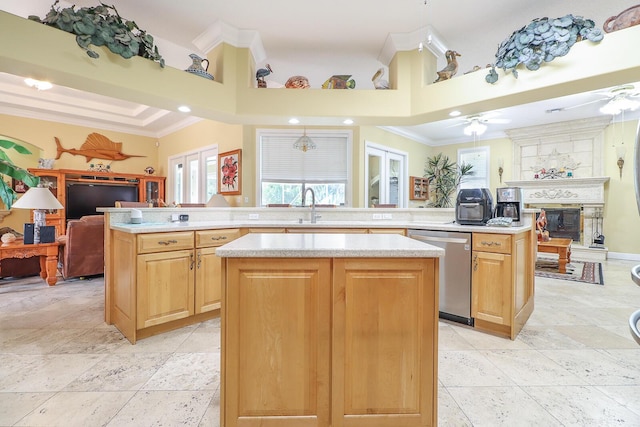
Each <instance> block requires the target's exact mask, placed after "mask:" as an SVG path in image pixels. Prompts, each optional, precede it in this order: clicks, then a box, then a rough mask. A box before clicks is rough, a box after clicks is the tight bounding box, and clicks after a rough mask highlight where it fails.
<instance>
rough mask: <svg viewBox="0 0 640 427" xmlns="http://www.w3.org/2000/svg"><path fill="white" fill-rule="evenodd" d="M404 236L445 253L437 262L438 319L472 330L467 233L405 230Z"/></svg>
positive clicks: (468, 235)
mask: <svg viewBox="0 0 640 427" xmlns="http://www.w3.org/2000/svg"><path fill="white" fill-rule="evenodd" d="M408 236H409V237H411V238H412V239H416V240H420V241H422V242H425V243H428V244H430V245H433V246H437V247H439V248H443V249H444V250H445V254H444V258H441V261H440V289H439V292H440V317H441V318H442V319H447V320H451V321H454V322H458V323H464V324H467V325H470V326H473V318H472V317H471V233H461V232H457V231H428V230H409V231H408Z"/></svg>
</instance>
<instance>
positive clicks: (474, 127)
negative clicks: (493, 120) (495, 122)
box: [464, 120, 487, 136]
mask: <svg viewBox="0 0 640 427" xmlns="http://www.w3.org/2000/svg"><path fill="white" fill-rule="evenodd" d="M486 130H487V125H485V124H483V123H480V122H478V121H475V120H474V121H472V122H471V123H469V125H468V126H467V127H465V128H464V134H465V135H468V136H471V135H474V134H475V135H482V134H483V133H484V132H485V131H486Z"/></svg>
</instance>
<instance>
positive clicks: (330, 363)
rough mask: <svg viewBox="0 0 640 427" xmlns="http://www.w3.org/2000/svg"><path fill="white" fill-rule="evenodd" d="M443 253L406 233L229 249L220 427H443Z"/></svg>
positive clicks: (257, 241)
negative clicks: (440, 278) (439, 398)
mask: <svg viewBox="0 0 640 427" xmlns="http://www.w3.org/2000/svg"><path fill="white" fill-rule="evenodd" d="M443 255H444V250H442V249H440V248H436V247H434V246H430V245H426V244H424V243H420V242H418V241H415V240H412V239H409V238H407V237H404V236H400V235H395V234H301V233H290V234H275V233H274V234H263V233H261V234H255V233H252V234H247V235H245V236H243V237H240V238H238V239H236V240H234V241H232V242H230V243H228V244H226V245H223V246H221V247H219V248H218V249H217V256H220V257H223V258H224V263H223V269H222V270H223V283H222V310H221V319H222V347H221V375H222V377H221V404H220V409H221V425H223V426H225V427H235V426H243V425H262V426H276V425H277V426H282V427H286V426H318V427H321V426H372V425H375V426H399V425H402V426H432V425H436V420H437V358H438V352H437V350H438V276H439V275H438V266H439V257H441V256H443Z"/></svg>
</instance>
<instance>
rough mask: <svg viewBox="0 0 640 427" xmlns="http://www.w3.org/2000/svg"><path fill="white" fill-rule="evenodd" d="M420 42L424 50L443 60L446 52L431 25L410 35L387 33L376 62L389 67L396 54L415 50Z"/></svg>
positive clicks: (439, 37)
mask: <svg viewBox="0 0 640 427" xmlns="http://www.w3.org/2000/svg"><path fill="white" fill-rule="evenodd" d="M421 42H422V43H423V44H424V48H425V49H427V50H428V51H430V52H431V53H433V54H434V55H435V56H436V57H438V58H444V53H445V52H446V51H447V50H448V48H447V44H446V42H445V41H444V39H443V38H442V36H441V35H440V34H438V32H437V31H436V29H435V28H433V27H432V26H431V25H427V26H426V27H422V28H418V29H417V30H415V31H413V32H410V33H389V35H388V36H387V39H386V40H385V42H384V46H383V47H382V50H381V51H380V54H379V55H378V61H380V62H381V63H383V64H384V65H389V63H390V62H391V60H392V59H393V57H394V56H395V54H396V53H397V52H399V51H408V50H414V49H417V48H418V45H419V44H420V43H421Z"/></svg>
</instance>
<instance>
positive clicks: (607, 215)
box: [585, 119, 640, 254]
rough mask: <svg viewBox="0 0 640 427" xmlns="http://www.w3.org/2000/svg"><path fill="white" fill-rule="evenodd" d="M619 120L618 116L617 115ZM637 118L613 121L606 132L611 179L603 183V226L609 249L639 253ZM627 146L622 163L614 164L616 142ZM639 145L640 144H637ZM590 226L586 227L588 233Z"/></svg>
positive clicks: (607, 170) (607, 171) (606, 164)
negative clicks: (634, 161) (635, 161)
mask: <svg viewBox="0 0 640 427" xmlns="http://www.w3.org/2000/svg"><path fill="white" fill-rule="evenodd" d="M616 120H618V119H616ZM637 127H638V122H637V121H635V120H634V121H627V122H624V124H623V123H620V122H616V123H614V124H612V125H610V126H609V127H608V128H607V130H606V133H605V145H604V150H603V154H604V176H609V177H611V179H610V180H609V182H608V183H607V184H606V185H605V209H604V230H602V234H604V236H605V241H604V243H605V246H607V247H608V248H609V250H610V251H612V252H622V253H632V254H640V215H639V214H638V208H637V205H636V195H635V186H634V185H635V184H634V173H640V171H635V172H634V166H633V157H634V146H635V140H636V129H637ZM623 142H624V146H625V149H626V154H625V165H624V167H623V169H622V178H620V169H618V165H617V163H616V162H617V160H618V158H617V155H616V146H618V145H620V144H622V143H623ZM638 148H639V149H640V147H638ZM590 232H591V230H585V233H590Z"/></svg>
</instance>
